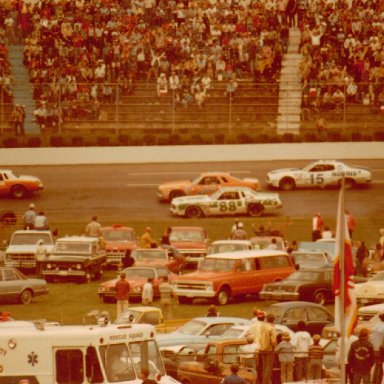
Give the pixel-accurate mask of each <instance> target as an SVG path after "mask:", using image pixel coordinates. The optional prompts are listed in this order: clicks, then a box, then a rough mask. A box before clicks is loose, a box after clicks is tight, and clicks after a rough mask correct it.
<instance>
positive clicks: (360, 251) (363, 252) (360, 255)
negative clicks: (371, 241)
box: [355, 241, 369, 276]
mask: <svg viewBox="0 0 384 384" xmlns="http://www.w3.org/2000/svg"><path fill="white" fill-rule="evenodd" d="M368 256H369V250H368V248H367V246H366V245H365V242H364V241H359V246H358V247H357V250H356V268H355V273H356V275H357V276H364V270H363V264H364V260H365V259H366V258H367V257H368Z"/></svg>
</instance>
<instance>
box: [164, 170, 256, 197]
mask: <svg viewBox="0 0 384 384" xmlns="http://www.w3.org/2000/svg"><path fill="white" fill-rule="evenodd" d="M221 187H248V188H251V189H253V190H255V191H258V190H259V189H260V182H259V180H258V179H251V178H245V179H240V178H238V177H235V176H233V175H231V174H230V173H228V172H205V173H202V174H200V175H199V176H198V177H196V178H195V179H194V180H192V181H190V180H181V181H173V182H169V183H164V184H161V185H159V187H158V192H157V197H158V198H159V200H160V201H172V200H173V199H174V198H176V197H180V196H190V195H209V194H211V193H213V192H216V191H217V190H218V189H219V188H221Z"/></svg>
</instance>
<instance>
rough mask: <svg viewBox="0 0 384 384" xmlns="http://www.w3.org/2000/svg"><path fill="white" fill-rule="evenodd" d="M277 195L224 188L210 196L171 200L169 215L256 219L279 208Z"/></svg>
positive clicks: (237, 188) (279, 203)
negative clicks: (238, 216)
mask: <svg viewBox="0 0 384 384" xmlns="http://www.w3.org/2000/svg"><path fill="white" fill-rule="evenodd" d="M282 206H283V205H282V203H281V200H280V197H279V194H277V193H271V192H256V191H253V190H252V189H250V188H246V187H225V188H221V189H219V190H218V191H216V192H215V193H213V194H212V195H209V196H208V195H198V196H184V197H177V198H175V199H173V200H172V204H171V208H170V210H171V213H172V214H173V215H175V216H185V217H189V218H196V217H203V216H227V215H244V214H248V215H249V216H253V217H258V216H261V215H262V214H263V212H264V210H269V209H276V208H281V207H282Z"/></svg>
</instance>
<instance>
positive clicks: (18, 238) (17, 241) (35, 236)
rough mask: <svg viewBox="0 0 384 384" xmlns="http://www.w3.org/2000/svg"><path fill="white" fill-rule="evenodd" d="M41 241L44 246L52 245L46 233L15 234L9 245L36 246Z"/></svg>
mask: <svg viewBox="0 0 384 384" xmlns="http://www.w3.org/2000/svg"><path fill="white" fill-rule="evenodd" d="M39 240H43V241H44V244H45V245H53V242H52V238H51V236H50V235H49V234H48V233H15V234H14V235H13V236H12V239H11V243H10V244H11V245H36V244H37V242H38V241H39Z"/></svg>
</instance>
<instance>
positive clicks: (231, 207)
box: [219, 201, 241, 212]
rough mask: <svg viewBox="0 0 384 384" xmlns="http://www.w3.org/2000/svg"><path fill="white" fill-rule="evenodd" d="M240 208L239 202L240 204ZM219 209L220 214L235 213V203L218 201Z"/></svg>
mask: <svg viewBox="0 0 384 384" xmlns="http://www.w3.org/2000/svg"><path fill="white" fill-rule="evenodd" d="M240 206H241V202H240ZM219 209H220V212H226V211H236V210H237V206H236V201H220V203H219Z"/></svg>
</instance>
